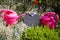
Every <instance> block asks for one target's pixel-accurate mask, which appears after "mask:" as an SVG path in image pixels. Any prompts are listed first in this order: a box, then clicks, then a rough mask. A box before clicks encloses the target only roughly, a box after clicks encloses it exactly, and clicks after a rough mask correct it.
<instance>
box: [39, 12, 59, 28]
mask: <svg viewBox="0 0 60 40" xmlns="http://www.w3.org/2000/svg"><path fill="white" fill-rule="evenodd" d="M58 20H59V16H58V14H56V13H55V12H46V13H45V14H44V16H42V17H41V19H40V23H41V24H42V25H47V26H49V28H50V29H52V28H55V27H56V24H57V22H58Z"/></svg>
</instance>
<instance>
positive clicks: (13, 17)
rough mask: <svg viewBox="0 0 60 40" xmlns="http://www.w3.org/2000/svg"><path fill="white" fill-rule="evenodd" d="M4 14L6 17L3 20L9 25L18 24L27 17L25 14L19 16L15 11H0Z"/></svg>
mask: <svg viewBox="0 0 60 40" xmlns="http://www.w3.org/2000/svg"><path fill="white" fill-rule="evenodd" d="M2 12H4V15H3V16H2V18H3V20H4V21H5V22H6V24H7V25H13V24H16V22H17V21H18V20H19V19H20V18H21V17H22V16H25V14H20V15H19V16H18V15H17V13H16V12H15V11H13V10H9V9H4V10H1V11H0V15H1V13H2Z"/></svg>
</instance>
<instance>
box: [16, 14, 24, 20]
mask: <svg viewBox="0 0 60 40" xmlns="http://www.w3.org/2000/svg"><path fill="white" fill-rule="evenodd" d="M24 16H25V14H24V13H23V14H20V15H19V16H18V18H17V20H19V19H21V17H24Z"/></svg>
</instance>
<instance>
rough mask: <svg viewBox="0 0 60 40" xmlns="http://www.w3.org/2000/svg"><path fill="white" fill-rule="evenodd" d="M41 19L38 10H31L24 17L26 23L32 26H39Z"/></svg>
mask: <svg viewBox="0 0 60 40" xmlns="http://www.w3.org/2000/svg"><path fill="white" fill-rule="evenodd" d="M39 19H40V16H39V15H38V14H37V12H36V11H35V12H29V14H27V15H26V16H25V17H24V23H25V24H26V25H27V26H29V27H31V26H37V25H38V24H39Z"/></svg>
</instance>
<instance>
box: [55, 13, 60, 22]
mask: <svg viewBox="0 0 60 40" xmlns="http://www.w3.org/2000/svg"><path fill="white" fill-rule="evenodd" d="M55 16H56V18H55V20H56V22H58V20H59V16H58V14H55Z"/></svg>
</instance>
